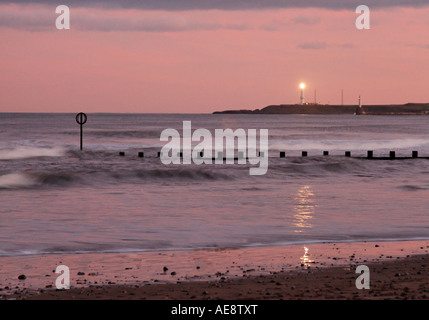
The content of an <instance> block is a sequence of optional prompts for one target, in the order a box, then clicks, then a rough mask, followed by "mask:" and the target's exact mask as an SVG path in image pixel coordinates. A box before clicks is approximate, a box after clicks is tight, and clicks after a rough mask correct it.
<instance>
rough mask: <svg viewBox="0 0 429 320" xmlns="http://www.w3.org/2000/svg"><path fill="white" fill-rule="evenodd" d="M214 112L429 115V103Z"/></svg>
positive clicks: (290, 105)
mask: <svg viewBox="0 0 429 320" xmlns="http://www.w3.org/2000/svg"><path fill="white" fill-rule="evenodd" d="M213 114H355V115H429V103H407V104H401V105H394V104H392V105H364V106H361V107H359V106H358V105H323V104H314V103H313V104H304V105H299V104H281V105H269V106H267V107H265V108H263V109H255V110H225V111H215V112H213Z"/></svg>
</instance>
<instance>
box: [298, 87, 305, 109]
mask: <svg viewBox="0 0 429 320" xmlns="http://www.w3.org/2000/svg"><path fill="white" fill-rule="evenodd" d="M299 88H300V89H301V105H304V102H305V100H304V89H305V83H304V82H301V83H300V85H299Z"/></svg>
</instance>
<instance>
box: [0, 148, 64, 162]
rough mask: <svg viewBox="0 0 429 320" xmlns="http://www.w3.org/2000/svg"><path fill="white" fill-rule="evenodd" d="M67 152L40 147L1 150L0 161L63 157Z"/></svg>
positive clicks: (60, 149)
mask: <svg viewBox="0 0 429 320" xmlns="http://www.w3.org/2000/svg"><path fill="white" fill-rule="evenodd" d="M65 152H66V151H65V150H64V149H63V148H60V147H54V148H38V147H15V148H6V149H0V160H17V159H28V158H39V157H62V156H64V154H65Z"/></svg>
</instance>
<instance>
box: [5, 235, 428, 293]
mask: <svg viewBox="0 0 429 320" xmlns="http://www.w3.org/2000/svg"><path fill="white" fill-rule="evenodd" d="M304 247H305V248H307V249H304ZM428 250H429V241H406V242H377V243H374V242H363V243H326V244H312V245H305V246H304V245H294V246H281V247H259V248H246V249H223V250H196V251H167V252H143V253H129V254H117V253H111V254H107V253H105V254H81V255H48V256H37V257H36V256H34V257H32V256H30V257H4V258H1V259H0V270H1V273H0V279H1V284H0V295H1V297H2V298H3V299H147V300H155V299H156V300H165V299H180V300H193V299H196V300H201V299H234V300H235V299H256V300H261V299H275V300H279V299H285V300H286V299H428V297H429V277H428V276H429V267H428V265H427V262H428V261H429V255H428ZM60 264H65V265H67V266H69V268H70V276H71V287H72V288H71V289H70V290H61V291H58V290H56V289H55V279H56V277H57V276H58V275H57V274H55V272H54V271H55V270H54V269H55V267H56V265H60ZM362 264H364V265H367V266H368V267H369V269H370V289H369V290H365V289H363V290H358V289H357V288H356V285H355V282H356V278H357V277H358V276H359V274H356V273H355V271H356V267H357V266H358V265H362ZM164 267H165V268H164ZM21 274H24V275H25V280H19V279H18V276H19V275H21Z"/></svg>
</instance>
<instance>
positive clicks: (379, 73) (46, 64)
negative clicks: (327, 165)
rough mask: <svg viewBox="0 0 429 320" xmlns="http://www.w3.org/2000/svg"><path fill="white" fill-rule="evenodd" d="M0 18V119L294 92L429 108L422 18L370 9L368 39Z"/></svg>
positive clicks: (293, 13)
mask: <svg viewBox="0 0 429 320" xmlns="http://www.w3.org/2000/svg"><path fill="white" fill-rule="evenodd" d="M0 13H1V14H0V39H1V41H0V112H77V111H84V112H138V113H164V112H172V113H208V112H213V111H216V110H225V109H254V108H262V107H265V106H266V105H269V104H280V103H298V102H299V89H298V85H299V83H300V82H301V81H304V82H305V83H306V84H307V89H306V98H307V101H311V102H312V101H313V100H314V90H315V89H317V98H318V99H317V100H318V102H320V103H331V104H336V103H340V102H341V89H344V97H345V103H346V104H355V103H357V98H358V96H359V94H361V95H362V99H363V103H364V104H368V103H372V104H381V103H406V102H429V87H428V84H429V38H428V37H429V8H428V7H424V8H420V9H412V8H396V9H383V10H381V9H378V10H375V9H373V10H371V30H365V31H359V30H357V29H356V28H355V19H356V17H357V14H356V13H355V12H354V10H342V11H332V10H326V9H313V8H308V9H276V10H249V11H220V10H206V11H201V10H200V11H144V10H118V9H112V10H103V9H89V8H85V9H83V8H82V9H79V8H72V7H71V30H63V31H59V30H56V29H55V18H56V15H55V7H51V6H35V5H30V6H25V7H21V6H17V5H0ZM5 17H6V18H10V19H6V20H7V21H8V22H4V21H6V20H5ZM18 18H19V19H18ZM2 19H3V23H2V22H1V20H2Z"/></svg>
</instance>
